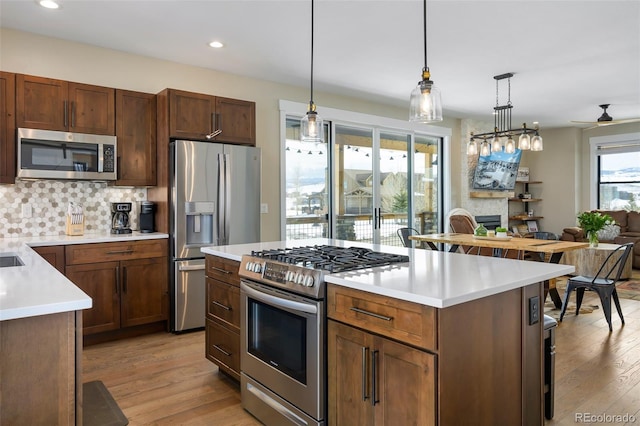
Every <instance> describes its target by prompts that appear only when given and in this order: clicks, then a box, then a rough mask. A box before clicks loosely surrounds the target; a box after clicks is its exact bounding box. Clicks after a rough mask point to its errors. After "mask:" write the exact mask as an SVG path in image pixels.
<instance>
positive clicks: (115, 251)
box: [107, 250, 133, 254]
mask: <svg viewBox="0 0 640 426" xmlns="http://www.w3.org/2000/svg"><path fill="white" fill-rule="evenodd" d="M131 253H133V250H114V251H108V252H107V254H131Z"/></svg>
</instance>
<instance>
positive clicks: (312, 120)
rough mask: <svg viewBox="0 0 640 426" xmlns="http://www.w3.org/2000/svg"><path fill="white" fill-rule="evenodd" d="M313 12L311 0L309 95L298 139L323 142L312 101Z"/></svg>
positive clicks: (318, 120)
mask: <svg viewBox="0 0 640 426" xmlns="http://www.w3.org/2000/svg"><path fill="white" fill-rule="evenodd" d="M313 12H314V0H311V84H310V87H311V95H310V98H309V108H308V109H307V113H306V114H305V115H304V117H302V119H300V140H301V141H303V142H316V143H317V142H324V122H323V121H322V117H320V116H319V115H318V112H317V111H316V105H315V104H314V103H313V21H314V19H313Z"/></svg>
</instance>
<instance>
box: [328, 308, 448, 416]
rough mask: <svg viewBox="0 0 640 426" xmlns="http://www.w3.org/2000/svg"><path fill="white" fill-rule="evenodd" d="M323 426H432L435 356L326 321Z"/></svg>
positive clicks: (434, 414)
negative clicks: (326, 414)
mask: <svg viewBox="0 0 640 426" xmlns="http://www.w3.org/2000/svg"><path fill="white" fill-rule="evenodd" d="M327 340H328V371H329V377H328V382H329V424H334V425H365V424H366V425H411V424H415V425H433V424H435V423H436V411H435V407H436V402H435V378H436V371H435V355H433V354H430V353H428V352H425V351H422V350H419V349H415V348H412V347H409V346H407V345H404V344H401V343H398V342H394V341H392V340H389V339H386V338H383V337H380V336H376V335H374V334H370V333H367V332H365V331H363V330H360V329H357V328H355V327H351V326H347V325H344V324H341V323H339V322H336V321H332V320H329V322H328V338H327Z"/></svg>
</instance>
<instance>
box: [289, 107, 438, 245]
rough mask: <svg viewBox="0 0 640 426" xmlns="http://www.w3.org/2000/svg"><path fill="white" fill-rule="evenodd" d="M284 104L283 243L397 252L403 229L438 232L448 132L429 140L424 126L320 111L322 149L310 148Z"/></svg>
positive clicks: (431, 135) (336, 111) (310, 145)
mask: <svg viewBox="0 0 640 426" xmlns="http://www.w3.org/2000/svg"><path fill="white" fill-rule="evenodd" d="M283 102H285V103H286V101H281V111H282V118H283V124H284V126H283V129H284V131H285V133H286V137H285V138H284V141H283V144H284V155H283V156H282V161H284V163H285V164H283V169H284V170H285V172H284V175H283V176H282V180H283V184H282V188H283V194H284V195H283V198H284V202H283V206H284V208H285V213H286V214H285V218H284V223H283V230H284V231H283V234H284V235H283V237H284V238H286V239H288V240H290V239H304V238H318V237H324V238H337V239H342V240H350V241H360V242H368V243H379V244H386V245H397V246H401V245H402V242H401V240H400V238H399V237H398V235H397V230H398V229H399V228H401V227H406V226H409V227H413V228H416V229H418V230H419V232H421V233H431V232H437V231H438V230H439V229H441V225H440V223H441V222H442V213H441V212H443V211H445V208H444V206H443V204H444V200H443V194H444V191H443V189H442V188H443V183H444V181H445V179H442V176H440V174H441V173H442V165H441V164H442V158H443V151H444V148H445V146H446V145H445V140H448V136H449V135H450V130H449V129H445V128H437V129H436V130H435V131H434V132H433V134H428V133H426V132H424V130H423V129H424V128H425V127H426V128H427V129H428V128H429V127H430V126H424V125H422V129H421V130H423V131H422V132H419V131H416V130H414V129H412V128H411V124H410V123H409V122H408V121H407V122H400V121H399V120H391V119H385V118H382V117H374V116H368V115H364V114H356V113H349V112H345V111H339V110H330V111H328V109H325V108H323V111H322V115H323V118H324V120H325V126H327V127H326V129H325V135H326V136H325V138H326V141H325V143H322V144H310V143H304V142H301V141H300V140H299V119H300V118H299V116H297V115H293V114H288V113H287V112H286V111H287V110H293V109H294V108H292V107H291V106H290V105H289V108H284V109H283V108H282V104H283ZM286 104H291V103H286ZM295 109H296V110H298V111H303V110H304V106H300V107H299V108H295ZM332 112H333V114H334V115H333V116H332V114H331V113H332ZM298 113H299V112H298ZM332 118H333V120H332ZM345 118H348V120H345ZM439 163H440V166H439Z"/></svg>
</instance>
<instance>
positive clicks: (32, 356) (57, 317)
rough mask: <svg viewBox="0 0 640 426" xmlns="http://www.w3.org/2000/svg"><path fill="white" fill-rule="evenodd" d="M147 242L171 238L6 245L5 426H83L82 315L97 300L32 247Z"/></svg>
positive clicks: (1, 316)
mask: <svg viewBox="0 0 640 426" xmlns="http://www.w3.org/2000/svg"><path fill="white" fill-rule="evenodd" d="M145 238H164V239H166V238H167V235H166V234H153V235H151V234H148V236H145V235H144V234H139V233H135V235H131V234H129V235H126V236H125V235H120V236H112V235H110V234H107V233H105V234H86V235H84V236H76V237H69V236H50V237H30V238H6V239H0V261H2V262H3V264H4V265H8V266H4V267H0V353H1V355H0V407H2V408H1V409H0V424H29V425H50V424H57V425H74V424H75V425H80V424H82V374H81V373H82V369H81V368H82V367H81V360H82V324H83V321H82V312H83V310H85V309H89V308H91V307H92V306H93V301H92V299H91V298H90V297H89V296H88V295H87V294H86V293H85V292H83V291H82V290H81V289H80V288H78V287H77V286H76V285H75V284H74V283H73V282H71V281H70V280H69V279H68V278H67V277H65V275H63V274H62V273H61V272H60V271H59V270H58V269H56V268H55V267H54V266H52V265H51V264H50V262H48V261H47V260H45V259H44V258H43V257H41V255H40V254H39V253H38V252H37V251H36V250H34V249H33V248H32V247H36V248H40V247H42V246H47V247H53V246H60V248H61V250H63V248H64V246H68V245H75V244H87V243H102V242H105V243H106V242H115V241H128V240H134V239H145ZM63 263H64V262H63Z"/></svg>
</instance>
